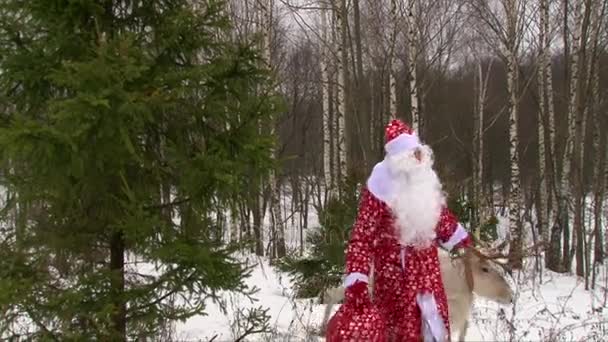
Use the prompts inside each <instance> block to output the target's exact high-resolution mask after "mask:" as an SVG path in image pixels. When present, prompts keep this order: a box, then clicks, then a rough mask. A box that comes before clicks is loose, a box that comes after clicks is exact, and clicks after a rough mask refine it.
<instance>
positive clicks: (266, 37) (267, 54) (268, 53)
mask: <svg viewBox="0 0 608 342" xmlns="http://www.w3.org/2000/svg"><path fill="white" fill-rule="evenodd" d="M262 11H263V16H264V20H263V23H264V24H263V31H262V35H263V41H264V49H263V58H264V61H265V63H266V64H267V67H268V68H269V69H271V70H272V33H273V32H272V27H273V20H274V17H273V12H274V0H265V1H264V2H263V5H262ZM274 91H275V89H271V92H274ZM270 126H271V135H274V134H275V127H274V124H271V125H270ZM272 154H273V155H274V158H275V159H277V160H278V159H279V155H278V151H277V149H276V148H273V150H272ZM277 173H278V172H277V171H276V170H274V171H273V172H271V174H270V179H269V180H268V181H269V185H270V212H271V215H270V217H271V221H272V222H271V224H272V233H271V240H272V243H273V246H274V248H273V256H274V257H277V258H282V257H284V256H285V255H286V254H287V250H286V247H285V227H284V222H283V212H282V211H281V183H280V178H279V175H278V174H277Z"/></svg>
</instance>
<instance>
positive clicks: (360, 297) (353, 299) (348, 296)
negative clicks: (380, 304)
mask: <svg viewBox="0 0 608 342" xmlns="http://www.w3.org/2000/svg"><path fill="white" fill-rule="evenodd" d="M344 304H347V305H349V306H350V305H352V306H353V308H354V309H356V310H361V309H364V308H367V307H370V306H371V301H370V299H369V294H368V290H367V283H366V282H363V281H357V282H355V283H354V284H353V285H351V286H349V287H347V288H346V290H345V293H344Z"/></svg>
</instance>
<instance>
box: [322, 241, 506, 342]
mask: <svg viewBox="0 0 608 342" xmlns="http://www.w3.org/2000/svg"><path fill="white" fill-rule="evenodd" d="M504 257H505V256H504V255H502V254H497V253H494V254H492V255H487V254H484V253H482V252H480V251H479V250H478V249H475V248H471V249H470V250H469V252H468V253H467V254H465V255H464V256H457V257H451V256H450V255H449V254H448V253H447V252H445V251H443V250H441V249H440V250H439V262H440V268H441V277H442V280H443V285H444V287H445V292H446V295H447V298H448V308H449V321H450V327H451V335H452V336H456V334H455V332H458V341H464V338H465V336H466V333H467V328H468V321H469V315H470V313H471V306H472V304H473V298H474V296H473V293H475V294H477V295H479V296H480V297H483V298H486V299H489V300H492V301H495V302H498V303H500V304H510V303H512V302H513V291H512V290H511V287H510V286H509V283H508V282H507V281H506V279H505V277H504V276H503V273H502V272H500V271H499V267H497V266H500V267H502V268H503V269H504V270H505V271H506V272H507V273H510V270H509V268H508V267H507V266H506V265H504V264H501V263H499V262H497V261H496V260H497V259H500V258H504ZM373 273H374V272H373V266H372V269H371V270H370V274H371V277H370V282H369V288H370V291H369V292H370V295H371V296H373V286H374V285H373V282H374V281H373ZM343 299H344V288H343V287H342V286H338V287H335V288H330V289H328V290H327V291H326V292H325V293H324V294H323V301H324V303H327V306H326V307H325V314H324V317H323V322H322V326H321V327H322V328H321V331H322V333H325V330H326V326H327V321H328V319H329V315H330V313H331V310H332V307H333V305H334V304H337V303H339V302H341V301H342V300H343Z"/></svg>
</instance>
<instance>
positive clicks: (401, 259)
mask: <svg viewBox="0 0 608 342" xmlns="http://www.w3.org/2000/svg"><path fill="white" fill-rule="evenodd" d="M395 231H396V229H395V226H394V218H393V215H392V214H391V211H390V209H389V207H388V206H387V204H386V203H385V202H383V201H381V200H379V199H378V198H377V197H375V196H374V195H373V194H372V193H371V192H370V191H369V190H368V189H367V188H365V189H364V190H363V192H362V198H361V202H360V207H359V212H358V216H357V219H356V222H355V225H354V227H353V230H352V233H351V238H350V241H349V244H348V249H347V252H346V271H347V274H348V275H349V276H348V277H347V280H346V283H347V284H346V286H349V284H348V283H349V282H350V283H351V284H352V283H353V282H354V281H356V280H363V281H366V278H367V276H368V275H369V271H370V262H373V264H374V294H373V306H372V307H371V309H369V310H372V311H373V313H374V314H366V315H361V314H356V313H355V312H354V311H355V310H357V309H355V308H354V306H353V305H346V303H347V301H348V299H349V298H348V295H347V297H346V301H345V305H342V306H341V307H340V309H339V310H338V312H337V313H336V314H335V315H334V317H333V318H332V321H333V322H331V324H333V327H334V328H335V331H333V332H329V331H328V340H330V341H350V340H352V336H353V329H354V330H357V329H361V327H366V328H367V327H370V326H371V327H372V328H371V329H374V327H376V329H382V330H385V331H383V332H379V333H381V334H380V335H374V336H383V337H382V338H381V340H385V339H388V340H390V341H420V340H423V339H424V340H425V341H426V340H433V339H432V338H429V333H432V335H434V336H435V338H437V336H440V338H441V339H447V340H448V341H449V321H448V307H447V299H446V295H445V291H444V288H443V285H442V280H441V273H440V269H439V259H438V254H437V247H438V245H439V244H442V245H444V247H446V248H447V249H452V248H453V247H464V246H468V245H470V243H471V240H470V237H469V236H468V234H466V232H465V231H464V229H463V228H462V226H461V225H460V224H459V223H458V221H457V219H456V217H455V216H454V215H453V214H452V213H451V212H450V211H449V210H448V209H447V208H444V209H443V212H442V214H441V217H440V220H439V223H438V224H437V227H436V240H435V241H434V243H433V244H432V245H431V247H428V248H424V249H414V248H413V247H403V248H402V246H401V245H400V244H399V241H398V237H397V235H396V233H395ZM347 293H348V289H347ZM365 295H367V294H365ZM421 307H423V308H425V309H424V310H422V312H421V309H420V308H421ZM366 310H367V309H366ZM369 310H368V311H369ZM349 311H350V312H349ZM354 316H358V317H357V318H356V319H355V318H353V317H354ZM423 317H424V318H425V319H424V320H423ZM345 320H350V322H349V323H348V324H346V323H344V324H342V323H343V322H344V321H345ZM353 320H357V321H358V323H357V324H356V326H353V324H352V321H353ZM361 320H363V322H360V321H361ZM370 321H372V322H370ZM425 322H426V323H425ZM423 324H428V325H427V328H428V329H423V328H422V327H423ZM384 326H386V327H385V328H384ZM379 327H383V328H379ZM444 327H445V329H444ZM423 330H424V331H423ZM439 330H441V331H439ZM374 334H375V333H374ZM358 336H361V335H358ZM364 336H369V335H364ZM423 336H427V337H426V338H423ZM358 340H374V341H378V340H379V339H378V338H364V339H358Z"/></svg>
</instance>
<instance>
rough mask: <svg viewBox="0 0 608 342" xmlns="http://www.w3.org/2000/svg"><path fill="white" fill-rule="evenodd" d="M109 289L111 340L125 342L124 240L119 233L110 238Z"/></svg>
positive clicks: (114, 233)
mask: <svg viewBox="0 0 608 342" xmlns="http://www.w3.org/2000/svg"><path fill="white" fill-rule="evenodd" d="M110 288H111V293H112V296H111V298H112V315H111V319H112V329H111V334H112V336H111V338H110V339H111V340H113V341H126V340H127V303H126V301H125V298H124V292H125V240H124V236H123V234H122V232H121V231H116V232H113V233H112V236H111V238H110Z"/></svg>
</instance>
